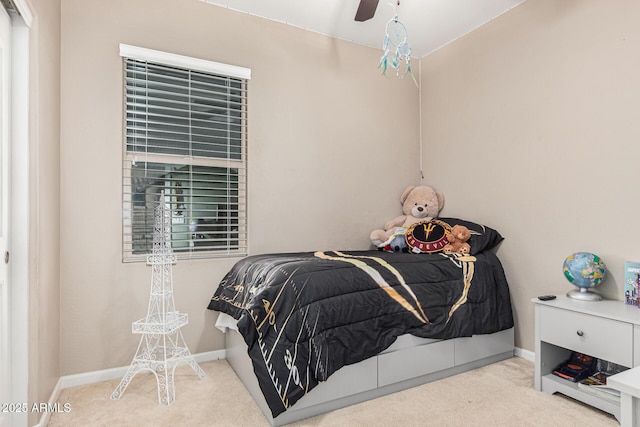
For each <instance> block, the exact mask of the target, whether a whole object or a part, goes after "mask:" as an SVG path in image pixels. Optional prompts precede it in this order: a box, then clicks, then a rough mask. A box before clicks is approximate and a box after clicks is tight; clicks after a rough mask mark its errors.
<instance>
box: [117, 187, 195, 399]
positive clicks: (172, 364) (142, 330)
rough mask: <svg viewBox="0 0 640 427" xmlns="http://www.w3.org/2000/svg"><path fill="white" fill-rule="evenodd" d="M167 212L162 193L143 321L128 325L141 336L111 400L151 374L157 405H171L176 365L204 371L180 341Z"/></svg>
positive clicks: (181, 317) (182, 320) (184, 319)
mask: <svg viewBox="0 0 640 427" xmlns="http://www.w3.org/2000/svg"><path fill="white" fill-rule="evenodd" d="M170 233H171V211H170V209H169V208H168V207H166V206H165V202H164V191H163V192H162V193H161V195H160V203H159V205H158V206H157V207H156V209H155V225H154V231H153V252H152V254H151V255H149V256H148V257H147V264H150V265H151V268H152V273H151V295H150V297H149V309H148V311H147V317H145V318H144V319H140V320H138V321H136V322H133V323H132V324H131V331H132V332H133V333H134V334H141V335H142V338H141V339H140V344H139V345H138V350H137V351H136V355H135V356H134V357H133V361H132V362H131V365H130V366H129V369H128V370H127V373H126V374H125V376H124V378H122V381H120V384H119V385H118V387H116V389H115V390H114V392H113V393H112V394H111V399H113V400H117V399H120V397H122V395H123V394H124V391H125V389H126V388H127V386H128V385H129V383H130V382H131V380H132V379H133V377H134V376H135V375H136V374H137V373H138V372H141V371H145V370H146V371H151V372H152V373H153V374H154V375H155V376H156V380H157V382H158V401H159V402H160V404H161V405H171V404H172V403H173V401H174V400H175V398H176V393H175V384H174V381H173V377H174V373H175V369H176V365H178V364H179V363H181V362H184V363H187V364H188V365H189V366H191V367H192V368H193V370H194V371H195V372H196V374H198V378H200V379H202V378H204V377H205V373H204V371H203V370H202V369H201V368H200V366H199V365H198V364H197V363H196V361H195V360H194V358H193V356H192V355H191V353H190V352H189V349H188V348H187V345H186V343H185V341H184V338H183V337H182V332H180V328H181V327H183V326H184V325H186V324H187V323H188V322H189V316H188V314H186V313H180V312H178V311H176V309H175V306H174V302H173V279H172V271H171V266H172V265H173V264H175V263H176V256H175V255H174V254H173V250H172V249H171V234H170Z"/></svg>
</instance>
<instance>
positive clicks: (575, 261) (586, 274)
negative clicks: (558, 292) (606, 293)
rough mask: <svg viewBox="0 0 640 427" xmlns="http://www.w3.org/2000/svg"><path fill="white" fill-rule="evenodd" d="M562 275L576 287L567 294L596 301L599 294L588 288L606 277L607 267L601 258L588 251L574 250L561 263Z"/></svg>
mask: <svg viewBox="0 0 640 427" xmlns="http://www.w3.org/2000/svg"><path fill="white" fill-rule="evenodd" d="M562 271H563V272H564V277H566V278H567V280H568V281H569V282H570V283H572V284H573V285H575V286H577V287H578V290H573V291H571V292H569V293H567V296H569V297H571V298H576V299H582V300H591V301H598V300H600V299H602V298H601V297H600V295H598V294H596V293H595V292H591V291H590V289H592V288H595V287H597V286H599V285H600V284H601V283H602V282H603V281H604V280H605V279H606V278H607V267H606V266H605V265H604V262H603V261H602V259H601V258H600V257H599V256H597V255H595V254H592V253H589V252H576V253H573V254H571V255H569V256H568V257H567V259H565V260H564V264H563V265H562Z"/></svg>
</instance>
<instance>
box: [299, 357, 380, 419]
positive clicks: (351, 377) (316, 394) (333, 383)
mask: <svg viewBox="0 0 640 427" xmlns="http://www.w3.org/2000/svg"><path fill="white" fill-rule="evenodd" d="M377 362H378V361H377V359H376V358H375V357H371V358H369V359H366V360H363V361H362V362H360V363H356V364H355V365H347V366H343V367H342V368H340V369H339V370H338V371H336V372H335V373H334V374H333V375H331V376H330V377H329V378H328V379H327V381H325V382H322V383H320V384H318V385H317V386H316V387H315V388H314V389H313V393H308V394H306V395H305V396H304V397H303V398H302V399H300V400H298V401H297V402H296V404H295V405H294V406H293V408H295V409H296V410H298V409H301V408H306V407H308V406H313V405H317V404H318V403H323V402H328V401H330V400H335V399H341V398H343V397H345V396H349V395H352V394H356V393H361V392H363V391H367V390H373V389H374V388H376V387H377V386H378V383H377V381H376V373H377V370H378V363H377Z"/></svg>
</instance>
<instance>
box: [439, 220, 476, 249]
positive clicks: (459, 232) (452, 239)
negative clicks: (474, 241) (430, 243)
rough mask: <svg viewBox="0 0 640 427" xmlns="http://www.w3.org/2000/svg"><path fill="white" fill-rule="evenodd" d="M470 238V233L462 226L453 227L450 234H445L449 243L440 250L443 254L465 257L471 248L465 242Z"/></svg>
mask: <svg viewBox="0 0 640 427" xmlns="http://www.w3.org/2000/svg"><path fill="white" fill-rule="evenodd" d="M470 237H471V232H470V231H469V229H468V228H467V227H465V226H464V225H454V226H453V228H451V232H450V233H447V240H448V241H449V243H448V244H447V245H445V247H444V248H442V251H443V252H444V253H445V254H462V255H466V254H468V253H469V251H470V250H471V246H470V245H469V243H467V240H469V238H470Z"/></svg>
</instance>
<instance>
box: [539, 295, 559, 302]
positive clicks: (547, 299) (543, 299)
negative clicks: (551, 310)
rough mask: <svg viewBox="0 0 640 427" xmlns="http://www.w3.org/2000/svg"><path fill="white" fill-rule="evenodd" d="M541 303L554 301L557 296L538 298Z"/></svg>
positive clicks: (541, 296)
mask: <svg viewBox="0 0 640 427" xmlns="http://www.w3.org/2000/svg"><path fill="white" fill-rule="evenodd" d="M538 299H539V300H540V301H551V300H552V299H556V296H555V295H540V296H539V297H538Z"/></svg>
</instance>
